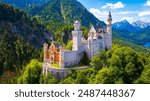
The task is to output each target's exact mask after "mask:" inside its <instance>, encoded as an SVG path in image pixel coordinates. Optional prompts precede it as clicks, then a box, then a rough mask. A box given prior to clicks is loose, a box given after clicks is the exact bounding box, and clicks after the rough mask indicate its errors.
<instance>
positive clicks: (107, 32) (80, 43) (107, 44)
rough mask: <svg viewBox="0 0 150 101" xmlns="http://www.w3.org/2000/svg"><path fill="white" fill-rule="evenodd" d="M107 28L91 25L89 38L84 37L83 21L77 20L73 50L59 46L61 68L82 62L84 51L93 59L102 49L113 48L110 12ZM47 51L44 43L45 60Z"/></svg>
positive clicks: (73, 33)
mask: <svg viewBox="0 0 150 101" xmlns="http://www.w3.org/2000/svg"><path fill="white" fill-rule="evenodd" d="M107 21H108V24H107V28H99V29H95V28H94V27H93V26H92V27H91V29H90V31H89V33H88V39H85V38H83V37H82V31H81V30H80V26H81V23H80V22H79V21H76V22H75V23H74V31H72V37H73V38H72V41H73V46H72V50H71V51H68V50H65V49H64V48H63V47H59V49H60V51H59V54H60V60H59V65H60V67H61V68H65V67H67V66H71V65H75V64H78V63H79V62H80V59H81V57H82V55H83V53H84V52H86V53H87V55H88V57H89V59H91V58H92V57H93V56H94V55H95V54H96V53H98V52H99V51H100V50H108V49H111V48H112V17H111V13H110V12H109V15H108V19H107ZM45 51H47V45H46V44H45V45H44V61H47V60H48V59H47V58H45V57H46V55H45Z"/></svg>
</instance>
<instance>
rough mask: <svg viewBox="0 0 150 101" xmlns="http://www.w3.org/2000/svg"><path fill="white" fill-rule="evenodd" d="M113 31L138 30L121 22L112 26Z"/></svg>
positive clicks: (125, 21) (125, 22)
mask: <svg viewBox="0 0 150 101" xmlns="http://www.w3.org/2000/svg"><path fill="white" fill-rule="evenodd" d="M113 28H114V29H118V30H127V31H139V30H140V28H137V27H134V26H133V25H132V24H130V23H129V22H128V21H127V20H122V21H120V22H116V23H114V24H113Z"/></svg>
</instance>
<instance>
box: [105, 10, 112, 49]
mask: <svg viewBox="0 0 150 101" xmlns="http://www.w3.org/2000/svg"><path fill="white" fill-rule="evenodd" d="M106 40H107V41H106V49H111V48H112V16H111V12H110V11H109V14H108V18H107V37H106Z"/></svg>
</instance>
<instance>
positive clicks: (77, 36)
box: [72, 20, 82, 51]
mask: <svg viewBox="0 0 150 101" xmlns="http://www.w3.org/2000/svg"><path fill="white" fill-rule="evenodd" d="M80 26H81V23H80V22H79V21H78V20H76V22H75V23H74V31H72V36H73V47H72V50H75V51H81V50H82V43H81V41H82V31H81V30H80Z"/></svg>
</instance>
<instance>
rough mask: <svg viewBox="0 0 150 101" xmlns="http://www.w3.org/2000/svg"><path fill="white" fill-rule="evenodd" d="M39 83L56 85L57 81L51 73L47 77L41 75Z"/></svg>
mask: <svg viewBox="0 0 150 101" xmlns="http://www.w3.org/2000/svg"><path fill="white" fill-rule="evenodd" d="M40 83H41V84H57V83H58V80H57V79H56V78H54V77H53V76H52V74H51V73H48V74H47V75H44V76H43V75H42V76H41V77H40Z"/></svg>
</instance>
